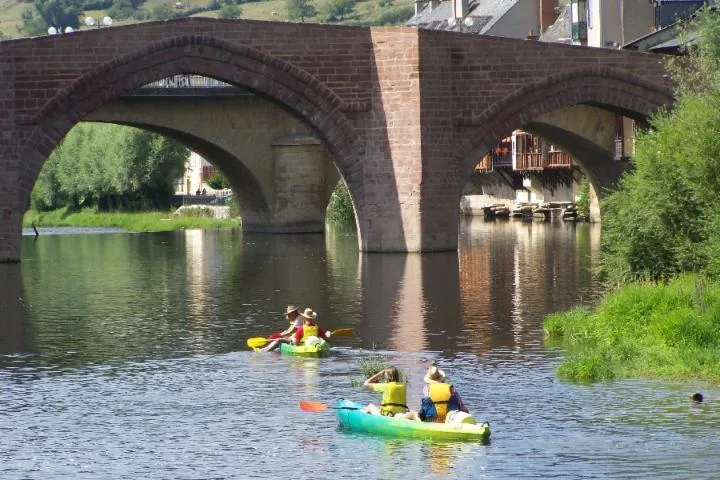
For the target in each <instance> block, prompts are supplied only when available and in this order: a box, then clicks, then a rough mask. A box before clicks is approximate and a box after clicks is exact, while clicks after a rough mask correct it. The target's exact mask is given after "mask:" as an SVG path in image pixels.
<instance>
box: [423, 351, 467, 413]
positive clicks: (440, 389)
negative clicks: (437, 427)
mask: <svg viewBox="0 0 720 480" xmlns="http://www.w3.org/2000/svg"><path fill="white" fill-rule="evenodd" d="M424 380H425V386H424V387H423V398H422V401H421V405H420V411H419V413H418V415H419V417H420V419H421V420H422V421H424V422H438V423H443V422H448V423H475V420H474V419H473V418H472V416H470V414H469V413H468V410H467V408H465V404H464V403H463V400H462V397H461V396H460V392H458V391H457V389H456V388H455V386H454V385H452V384H450V383H445V372H443V371H442V370H440V369H439V368H438V367H437V366H436V365H435V364H434V363H433V365H431V366H430V368H428V371H427V373H426V374H425V378H424Z"/></svg>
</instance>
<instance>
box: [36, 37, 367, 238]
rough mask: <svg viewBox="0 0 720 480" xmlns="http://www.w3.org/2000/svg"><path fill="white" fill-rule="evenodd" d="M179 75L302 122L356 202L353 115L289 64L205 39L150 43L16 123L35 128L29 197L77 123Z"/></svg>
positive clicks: (358, 147) (358, 149) (357, 145)
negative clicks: (239, 92) (235, 91)
mask: <svg viewBox="0 0 720 480" xmlns="http://www.w3.org/2000/svg"><path fill="white" fill-rule="evenodd" d="M186 73H193V74H198V75H203V76H207V77H211V78H215V79H218V80H221V81H223V82H227V83H230V84H233V85H237V86H241V87H244V88H247V89H248V90H251V91H253V92H254V93H256V94H257V95H259V96H261V97H263V98H266V99H268V100H270V101H272V102H274V103H276V104H278V105H280V106H281V107H282V108H284V109H285V110H287V111H289V112H290V113H291V114H293V115H294V116H296V117H298V118H300V119H301V120H303V121H305V122H306V123H307V124H308V125H309V126H310V128H311V129H312V130H313V131H314V132H315V133H316V134H317V136H318V137H319V138H320V139H321V140H322V141H323V142H324V144H325V146H326V148H327V149H328V151H329V152H330V154H331V155H332V158H333V160H334V162H335V165H336V167H337V168H338V170H339V171H340V173H341V175H342V176H343V177H344V179H345V181H346V183H347V185H348V189H349V191H350V194H351V196H352V197H353V201H354V203H355V204H357V201H358V198H361V196H362V184H361V181H362V179H361V173H362V172H361V165H362V164H361V161H360V159H361V157H362V154H363V149H364V143H363V142H362V141H361V139H360V137H359V135H358V134H357V132H356V131H355V129H354V128H353V126H352V125H351V123H350V121H349V120H348V118H347V117H346V113H347V112H350V111H351V110H352V109H353V107H351V106H349V105H348V104H347V103H346V102H344V101H343V100H342V99H341V98H340V97H339V96H337V95H336V94H335V93H334V92H333V91H332V90H331V89H329V88H328V87H326V86H325V85H324V84H323V83H322V82H320V81H319V80H318V79H316V78H315V77H313V76H312V75H310V74H309V73H307V72H306V71H304V70H302V69H300V68H298V67H297V66H295V65H293V64H292V63H289V62H286V61H284V60H281V59H279V58H277V57H274V56H270V55H267V54H265V53H262V52H260V51H258V50H256V49H253V48H249V47H245V46H242V45H238V44H236V43H232V42H228V41H225V40H221V39H217V38H214V37H210V36H204V35H185V36H178V37H174V38H168V39H165V40H161V41H157V42H155V43H152V44H151V45H149V46H147V47H145V48H142V49H139V50H137V51H134V52H131V53H128V54H125V55H122V56H119V57H117V58H115V59H113V60H110V61H108V62H106V63H104V64H101V65H98V66H97V67H94V68H92V69H91V70H89V71H88V72H87V73H85V74H84V75H82V76H81V77H79V78H78V79H77V80H75V81H74V82H73V83H72V84H70V86H69V87H68V88H66V89H64V90H61V91H60V92H59V93H58V94H57V95H56V96H55V97H54V98H52V99H51V100H50V101H49V102H48V103H47V104H46V105H45V106H44V107H43V108H42V109H41V110H40V112H39V113H38V114H37V115H35V116H34V118H32V119H28V120H27V121H25V122H23V123H25V124H29V125H37V127H35V128H34V129H33V132H32V134H31V135H30V136H29V142H28V143H27V145H28V146H27V150H26V151H25V152H24V155H23V157H22V158H28V159H32V160H33V161H31V162H27V164H26V165H29V166H26V169H25V172H24V173H25V174H24V175H23V178H22V183H23V186H24V187H25V191H27V192H28V195H29V192H30V191H31V190H32V186H33V185H34V183H35V181H36V179H37V176H38V175H39V173H40V169H41V168H42V165H44V161H45V160H46V159H47V157H48V156H49V155H50V153H51V152H52V150H53V149H54V148H55V147H56V146H57V144H58V143H59V142H60V140H61V139H62V138H63V137H64V136H65V135H66V134H67V132H68V131H69V130H70V129H71V128H72V127H73V126H74V125H75V124H76V123H77V122H79V121H82V120H83V119H84V118H85V117H86V116H88V115H89V114H90V113H91V112H93V111H94V110H96V109H98V108H100V107H101V106H102V105H104V104H106V103H107V102H109V101H111V100H114V99H116V98H118V97H120V96H121V95H123V94H127V93H130V92H132V91H134V90H135V89H137V88H139V87H141V86H143V85H146V84H148V83H151V82H153V81H156V80H159V79H162V78H166V77H170V76H173V75H178V74H186ZM360 224H361V222H358V225H360ZM359 234H360V235H361V234H362V232H359Z"/></svg>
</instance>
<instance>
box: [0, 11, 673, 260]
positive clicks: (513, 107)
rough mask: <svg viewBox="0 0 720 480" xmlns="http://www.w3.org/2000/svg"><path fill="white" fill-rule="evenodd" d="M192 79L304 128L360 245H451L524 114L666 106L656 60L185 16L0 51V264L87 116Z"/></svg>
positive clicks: (490, 40)
mask: <svg viewBox="0 0 720 480" xmlns="http://www.w3.org/2000/svg"><path fill="white" fill-rule="evenodd" d="M179 73H196V74H200V75H206V76H210V77H214V78H218V79H220V80H223V81H227V82H230V83H234V84H238V85H241V86H243V87H246V88H249V89H252V90H255V91H256V92H257V93H258V94H260V95H263V96H265V97H268V98H271V99H273V100H274V101H276V102H278V103H279V104H281V105H283V106H285V107H286V108H288V109H289V110H290V111H292V112H293V113H294V114H296V115H297V116H298V117H299V118H301V119H303V120H304V121H306V122H307V123H308V124H309V126H310V127H311V128H312V129H313V130H314V131H315V133H316V134H317V135H318V137H319V138H320V139H321V140H322V141H323V142H324V143H325V145H326V147H327V148H328V151H329V152H330V153H331V155H332V156H333V158H334V160H335V162H336V165H337V166H338V169H339V170H340V172H341V174H342V175H343V176H344V178H345V179H346V182H347V183H348V187H349V188H350V191H351V194H352V197H353V200H354V202H355V206H356V211H357V217H358V226H359V233H360V242H361V248H362V249H364V250H375V251H427V250H442V249H453V248H455V247H456V243H457V210H458V201H459V195H460V185H461V184H462V182H464V181H465V179H466V178H467V175H469V174H470V172H471V170H472V167H473V166H474V165H475V164H476V163H477V160H478V159H479V158H480V157H481V156H482V154H483V153H485V152H486V151H487V150H488V149H489V148H491V146H492V145H494V144H495V143H496V142H497V140H498V139H499V138H501V137H504V136H506V135H508V134H509V133H510V131H512V130H513V129H514V128H519V127H521V126H522V125H523V124H524V123H526V122H527V121H528V120H530V119H532V118H533V117H535V116H537V115H540V114H542V113H546V112H548V111H551V110H554V109H557V108H561V107H565V106H570V105H574V104H578V103H591V104H593V105H598V106H602V107H604V108H607V109H611V110H615V111H620V112H623V113H624V114H626V115H628V116H632V117H636V118H644V117H646V116H647V115H648V114H650V113H652V112H653V111H654V110H655V109H656V108H657V107H659V106H661V105H669V104H671V102H672V96H671V93H672V90H671V86H670V84H669V83H668V80H667V78H666V77H665V76H664V75H665V72H664V69H663V65H662V60H661V58H660V57H658V56H653V55H649V54H642V53H636V52H627V51H619V50H611V49H593V48H585V47H574V46H567V45H558V44H547V43H540V42H534V41H527V40H514V39H505V38H498V37H482V36H470V35H463V34H459V33H452V32H439V31H427V30H415V29H410V28H373V29H367V28H355V27H341V26H331V25H316V24H293V23H286V22H258V21H230V20H214V19H204V18H188V19H182V20H176V21H168V22H150V23H141V24H135V25H129V26H123V27H113V28H106V29H96V30H89V31H82V32H76V33H72V34H65V35H56V36H47V37H37V38H31V39H20V40H11V41H4V42H0V108H1V110H2V111H0V260H4V261H8V260H17V259H19V236H18V235H19V225H20V223H19V222H20V220H19V219H20V218H21V216H22V213H23V211H24V209H25V207H26V205H27V200H28V198H29V192H30V190H31V189H32V185H33V184H34V182H35V179H36V178H37V175H38V173H39V171H40V169H41V167H42V165H43V162H44V161H45V159H46V158H47V156H48V155H49V153H50V152H51V151H52V150H53V149H54V148H55V146H56V145H57V143H58V142H59V141H60V139H61V138H62V137H63V136H64V135H65V134H66V133H67V131H68V130H69V129H70V128H72V126H73V125H74V124H75V123H77V122H78V121H80V120H81V119H83V118H84V117H85V116H86V115H88V114H89V113H90V112H92V111H93V110H95V109H97V108H98V107H100V106H101V105H103V104H104V103H106V102H108V101H109V100H111V99H114V98H116V97H118V96H119V95H121V94H123V93H126V92H129V91H132V90H134V89H135V88H137V87H139V86H141V85H144V84H146V83H149V82H152V81H155V80H158V79H161V78H163V77H167V76H170V75H174V74H179Z"/></svg>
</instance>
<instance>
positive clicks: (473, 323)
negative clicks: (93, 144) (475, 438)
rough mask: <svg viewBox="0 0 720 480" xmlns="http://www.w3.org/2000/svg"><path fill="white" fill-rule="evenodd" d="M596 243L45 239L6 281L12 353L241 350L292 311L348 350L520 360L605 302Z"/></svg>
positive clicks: (515, 232)
mask: <svg viewBox="0 0 720 480" xmlns="http://www.w3.org/2000/svg"><path fill="white" fill-rule="evenodd" d="M598 241H599V227H595V226H588V225H577V226H576V225H570V224H568V225H565V224H560V225H554V224H544V223H543V224H537V223H524V222H505V223H500V222H497V223H486V222H484V221H483V220H482V219H471V220H470V221H466V222H464V223H463V224H462V225H461V237H460V246H459V247H460V248H459V251H458V252H447V253H432V254H407V255H405V254H361V253H359V252H358V250H357V245H356V237H354V236H351V235H343V234H341V235H336V236H333V235H331V234H328V235H325V236H322V235H281V236H264V235H242V234H240V233H239V232H236V231H200V230H196V231H184V232H170V233H160V234H144V235H133V234H123V233H119V234H118V233H115V234H107V235H64V236H63V235H54V236H47V237H41V238H40V239H39V240H38V241H37V242H35V243H33V242H31V241H30V240H28V241H26V242H25V243H24V245H23V249H24V250H23V255H24V257H26V260H25V261H24V262H23V263H22V264H21V265H19V266H18V265H14V266H13V265H9V266H4V268H3V272H4V273H3V278H2V283H1V284H0V286H2V288H0V290H1V291H2V301H3V302H4V305H5V306H4V308H3V310H4V311H5V312H6V313H5V314H4V315H3V317H4V321H5V323H7V322H8V320H7V319H11V320H13V321H14V323H13V324H12V325H13V326H14V327H13V328H14V332H16V333H15V334H13V335H8V336H5V338H4V340H3V342H4V343H5V344H7V343H8V342H10V341H11V340H10V339H11V338H15V339H16V340H14V342H15V344H17V342H18V341H19V340H17V338H18V335H19V333H18V332H20V331H21V330H22V331H26V332H27V331H31V332H32V334H31V335H27V334H25V335H26V336H25V340H24V341H26V342H28V344H27V345H25V347H24V348H25V349H27V350H29V351H33V352H36V353H40V354H42V353H43V352H46V353H48V354H49V352H53V355H57V352H70V351H72V352H74V353H72V354H70V353H65V354H61V356H63V357H64V358H65V359H66V360H67V361H69V362H71V363H74V362H78V361H80V362H82V361H83V358H84V359H85V361H93V362H97V361H103V359H105V360H107V359H111V358H114V359H121V358H143V357H157V356H160V357H163V356H178V355H179V356H182V355H188V354H201V353H213V352H223V351H232V350H238V349H244V348H245V341H246V340H247V338H248V337H250V336H265V335H268V334H269V333H270V332H273V331H277V330H279V329H282V328H285V325H286V324H285V322H284V320H283V317H282V313H283V308H284V306H285V305H286V304H288V303H295V304H297V305H300V306H301V307H306V306H309V307H312V308H313V309H315V310H316V311H318V312H319V317H318V318H319V321H320V323H321V324H322V325H323V326H324V327H326V328H329V329H334V328H346V327H354V329H355V330H354V334H353V336H351V337H346V338H337V339H336V340H335V344H336V345H338V346H346V347H363V348H366V349H367V348H369V349H372V348H378V349H387V350H394V351H398V352H425V351H434V352H440V353H441V354H442V355H452V354H455V353H458V352H467V353H473V354H476V355H487V354H488V353H489V352H491V351H493V350H495V349H499V348H502V349H507V350H508V351H521V350H523V349H527V348H538V346H539V345H540V343H541V335H539V330H540V328H541V321H542V318H543V317H544V315H545V314H547V313H550V312H553V311H556V310H560V309H564V308H568V307H570V306H572V305H573V304H574V303H576V302H578V300H582V301H588V299H590V300H591V299H592V298H593V294H594V293H593V292H594V291H593V289H594V288H595V284H594V281H593V278H592V274H591V269H592V267H593V266H594V262H595V261H596V255H597V245H598ZM20 273H22V276H21V275H20ZM23 283H24V292H23V291H22V288H23V287H22V285H23ZM19 297H23V298H24V299H25V303H26V304H27V305H28V306H29V307H30V308H29V309H28V310H27V311H25V310H24V309H23V308H22V306H21V303H18V301H17V298H19ZM25 315H27V316H28V317H27V321H28V322H29V325H31V326H32V328H30V329H28V325H25V326H23V321H24V319H25ZM18 319H19V320H18ZM5 328H6V329H7V328H9V326H5ZM6 348H9V347H6ZM12 348H14V349H15V350H18V349H19V347H12Z"/></svg>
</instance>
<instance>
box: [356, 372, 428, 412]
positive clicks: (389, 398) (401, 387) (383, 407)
mask: <svg viewBox="0 0 720 480" xmlns="http://www.w3.org/2000/svg"><path fill="white" fill-rule="evenodd" d="M381 378H382V380H384V381H382V382H380V379H381ZM363 388H366V389H368V390H372V391H373V392H382V399H381V400H380V407H378V406H377V405H375V404H374V403H370V404H368V406H367V407H365V408H363V409H362V411H363V412H365V413H370V414H373V415H385V416H388V417H397V418H407V419H408V420H420V419H419V418H418V416H417V413H416V412H409V409H408V406H407V385H405V384H404V383H403V382H401V381H400V373H399V372H398V369H397V368H395V367H390V368H385V369H383V370H380V371H379V372H377V373H376V374H375V375H373V376H371V377H370V378H368V379H367V380H365V383H364V384H363Z"/></svg>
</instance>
